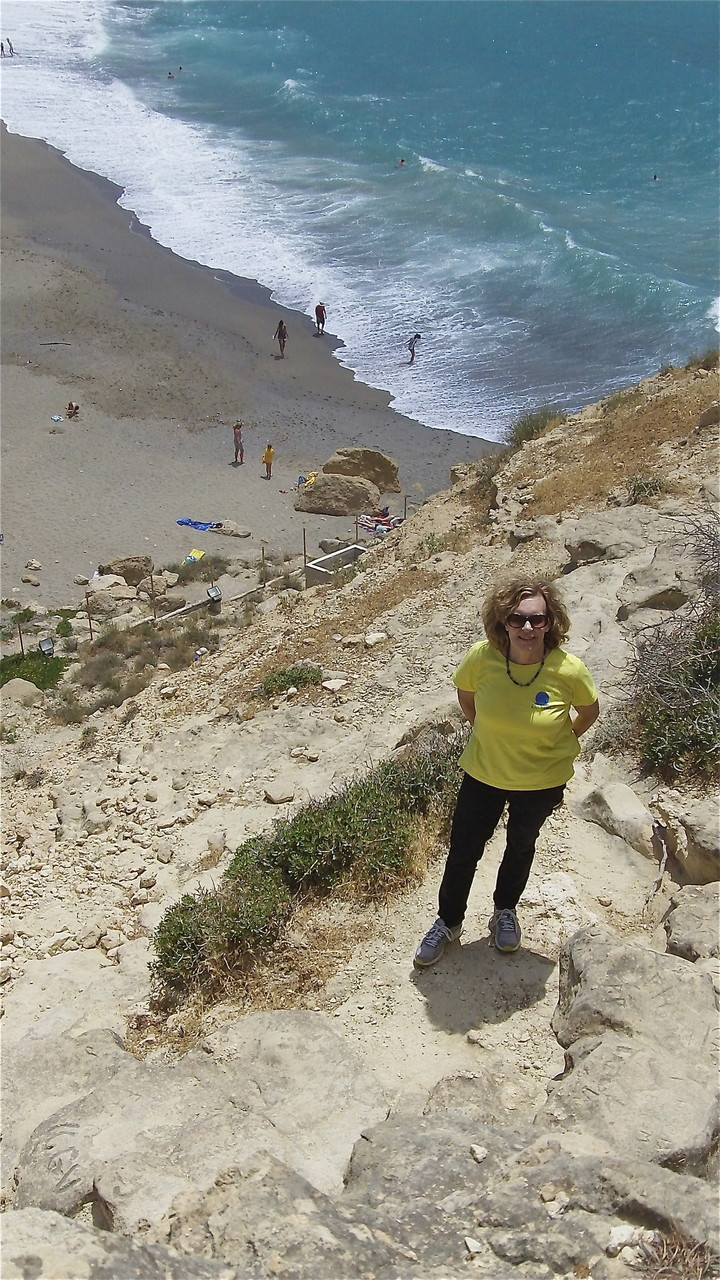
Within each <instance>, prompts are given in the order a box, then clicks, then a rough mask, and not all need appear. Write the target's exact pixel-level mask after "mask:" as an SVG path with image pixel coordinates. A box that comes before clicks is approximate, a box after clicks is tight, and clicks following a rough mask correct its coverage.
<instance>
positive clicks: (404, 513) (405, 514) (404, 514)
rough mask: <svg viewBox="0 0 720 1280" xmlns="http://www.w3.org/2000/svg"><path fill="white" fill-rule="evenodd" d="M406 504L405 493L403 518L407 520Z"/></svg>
mask: <svg viewBox="0 0 720 1280" xmlns="http://www.w3.org/2000/svg"><path fill="white" fill-rule="evenodd" d="M407 504H408V500H407V494H405V500H404V502H403V520H407Z"/></svg>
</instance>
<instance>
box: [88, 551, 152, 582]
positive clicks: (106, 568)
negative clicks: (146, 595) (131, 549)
mask: <svg viewBox="0 0 720 1280" xmlns="http://www.w3.org/2000/svg"><path fill="white" fill-rule="evenodd" d="M152 571H153V562H152V559H151V557H150V556H143V555H138V556H118V558H117V559H116V560H111V561H110V563H109V564H101V565H99V566H98V573H101V574H103V575H105V574H114V575H117V576H118V577H120V578H122V579H123V581H124V582H126V583H127V585H128V586H130V587H137V586H139V584H140V583H141V582H142V580H143V578H147V577H148V575H149V574H151V573H152Z"/></svg>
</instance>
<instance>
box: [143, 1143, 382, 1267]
mask: <svg viewBox="0 0 720 1280" xmlns="http://www.w3.org/2000/svg"><path fill="white" fill-rule="evenodd" d="M209 1222H222V1224H223V1225H222V1231H221V1232H215V1231H212V1232H211V1233H208V1229H207V1224H208V1223H209ZM151 1238H155V1239H157V1240H158V1241H159V1242H160V1243H166V1242H167V1243H168V1244H170V1245H172V1247H173V1248H174V1249H178V1250H181V1251H182V1253H183V1254H184V1255H185V1256H193V1255H196V1254H197V1253H198V1252H201V1251H202V1252H203V1253H206V1251H210V1252H211V1256H212V1258H213V1259H217V1260H222V1261H223V1262H225V1263H228V1264H232V1265H235V1266H237V1267H238V1268H239V1273H240V1274H241V1275H242V1276H255V1275H256V1274H259V1275H261V1276H267V1277H270V1276H273V1277H277V1278H278V1280H282V1277H287V1278H288V1280H291V1278H292V1280H338V1277H340V1276H348V1277H350V1276H353V1277H354V1276H358V1277H359V1276H368V1277H369V1276H381V1275H385V1274H389V1271H388V1269H389V1268H391V1267H392V1274H397V1271H396V1270H395V1268H396V1267H398V1265H400V1264H402V1263H403V1262H404V1261H406V1256H407V1255H406V1253H405V1251H404V1250H403V1249H402V1247H401V1246H398V1245H396V1244H394V1242H393V1241H392V1240H391V1239H389V1238H388V1237H387V1236H386V1235H384V1234H379V1233H376V1232H375V1231H373V1228H372V1224H371V1223H369V1224H364V1225H363V1229H362V1230H361V1231H359V1230H358V1224H357V1223H356V1222H355V1221H354V1220H353V1217H352V1215H350V1214H347V1213H346V1212H344V1208H343V1203H342V1199H340V1200H339V1201H337V1202H334V1201H332V1200H330V1199H329V1197H328V1196H325V1195H323V1194H322V1193H321V1192H320V1191H318V1190H317V1189H316V1188H315V1187H313V1186H312V1185H311V1184H310V1183H309V1182H307V1181H306V1180H305V1179H304V1178H302V1177H301V1176H300V1175H299V1174H297V1173H294V1172H293V1171H292V1170H290V1169H288V1168H287V1167H286V1166H284V1165H283V1164H281V1163H280V1162H279V1161H278V1160H275V1159H273V1158H272V1157H271V1156H269V1155H266V1154H265V1153H262V1154H260V1155H257V1156H255V1157H252V1158H251V1159H249V1160H244V1161H243V1165H242V1168H232V1169H228V1170H227V1171H226V1172H224V1173H223V1174H222V1175H221V1177H220V1178H218V1179H217V1181H216V1183H215V1186H214V1187H212V1188H211V1189H210V1190H209V1191H207V1192H206V1193H205V1195H203V1196H198V1195H197V1194H193V1193H192V1192H191V1193H188V1194H185V1195H182V1196H179V1197H178V1198H177V1200H176V1201H175V1202H174V1204H173V1208H172V1214H170V1215H169V1216H168V1217H167V1218H166V1219H164V1220H163V1222H162V1223H160V1224H159V1226H158V1227H157V1228H155V1230H154V1231H153V1232H152V1233H151ZM256 1268H259V1270H256Z"/></svg>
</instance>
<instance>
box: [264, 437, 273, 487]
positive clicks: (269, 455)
mask: <svg viewBox="0 0 720 1280" xmlns="http://www.w3.org/2000/svg"><path fill="white" fill-rule="evenodd" d="M274 457H275V450H274V449H273V447H272V445H271V443H270V441H269V440H268V443H267V448H266V450H265V452H264V454H263V456H262V460H263V462H264V463H265V476H264V479H265V480H272V464H273V458H274Z"/></svg>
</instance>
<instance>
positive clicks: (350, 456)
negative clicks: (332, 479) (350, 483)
mask: <svg viewBox="0 0 720 1280" xmlns="http://www.w3.org/2000/svg"><path fill="white" fill-rule="evenodd" d="M322 471H323V472H324V473H325V474H326V475H337V476H360V477H361V478H362V479H363V480H369V481H370V483H371V484H374V485H377V487H378V489H379V490H380V492H381V493H399V492H400V480H399V476H398V464H397V462H394V461H393V459H392V458H388V456H387V454H384V453H380V452H379V451H378V450H377V449H350V448H348V449H336V450H335V453H334V454H333V456H332V458H328V460H327V462H326V463H325V465H324V466H323V467H322Z"/></svg>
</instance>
